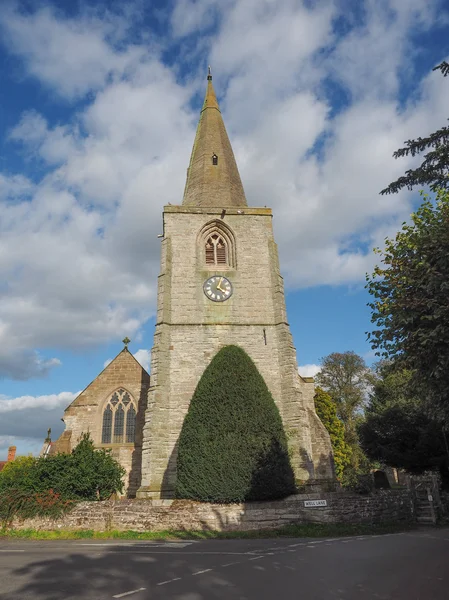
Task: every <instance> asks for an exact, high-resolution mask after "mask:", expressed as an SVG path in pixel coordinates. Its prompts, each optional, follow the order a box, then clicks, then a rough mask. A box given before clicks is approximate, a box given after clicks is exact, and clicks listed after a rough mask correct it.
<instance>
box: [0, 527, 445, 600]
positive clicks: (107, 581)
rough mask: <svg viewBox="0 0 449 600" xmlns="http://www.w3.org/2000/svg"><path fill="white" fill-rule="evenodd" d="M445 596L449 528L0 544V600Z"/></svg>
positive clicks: (419, 599) (401, 599)
mask: <svg viewBox="0 0 449 600" xmlns="http://www.w3.org/2000/svg"><path fill="white" fill-rule="evenodd" d="M114 598H115V599H117V598H124V599H125V600H149V599H151V600H160V599H168V598H170V599H173V600H214V599H223V600H225V599H226V600H227V599H229V600H283V598H292V599H295V600H296V599H300V600H327V599H329V600H333V599H336V598H338V599H344V600H364V599H371V598H372V599H376V600H386V599H394V600H440V599H441V600H443V599H444V600H447V599H448V598H449V529H426V530H417V531H411V532H407V533H401V534H391V535H383V536H361V537H352V538H340V539H319V540H311V539H291V538H288V539H275V540H207V541H201V542H200V541H196V542H189V541H178V542H133V541H107V540H105V541H102V540H92V541H90V540H86V541H83V540H74V541H32V540H27V541H14V540H8V541H5V540H2V541H0V599H1V600H27V599H33V600H110V599H114Z"/></svg>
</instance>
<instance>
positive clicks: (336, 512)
mask: <svg viewBox="0 0 449 600" xmlns="http://www.w3.org/2000/svg"><path fill="white" fill-rule="evenodd" d="M318 499H320V500H322V499H326V500H327V504H328V505H327V506H326V507H320V508H306V507H305V506H304V501H305V500H318ZM412 520H413V508H412V502H411V496H410V494H409V492H408V491H402V490H401V491H388V492H379V493H376V494H372V495H369V496H358V495H348V494H343V493H330V494H301V495H297V496H290V497H289V498H286V499H285V500H278V501H274V502H251V503H246V504H231V505H221V504H205V503H199V502H191V501H187V500H159V501H155V500H153V501H148V500H118V501H111V500H108V501H106V502H82V503H80V504H78V505H77V506H76V508H75V509H74V510H73V511H72V512H71V513H70V514H68V515H66V516H65V517H63V518H62V519H59V520H51V519H43V518H39V519H28V520H26V521H23V522H16V523H15V524H14V527H15V528H16V529H27V528H33V529H43V530H53V529H78V530H82V529H93V530H95V531H106V530H119V531H126V530H131V531H140V532H142V531H163V530H173V531H175V530H177V531H182V530H190V531H193V530H202V531H204V530H206V531H207V530H212V531H234V530H240V531H248V530H255V529H272V528H278V527H281V526H283V525H287V524H290V523H389V522H404V523H406V522H410V521H412Z"/></svg>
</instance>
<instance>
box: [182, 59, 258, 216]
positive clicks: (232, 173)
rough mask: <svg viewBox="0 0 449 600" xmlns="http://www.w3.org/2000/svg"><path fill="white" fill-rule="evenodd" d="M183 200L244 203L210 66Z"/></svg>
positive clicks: (196, 203)
mask: <svg viewBox="0 0 449 600" xmlns="http://www.w3.org/2000/svg"><path fill="white" fill-rule="evenodd" d="M182 203H183V204H184V205H188V206H209V207H223V206H226V207H227V206H247V203H246V198H245V192H244V191H243V186H242V182H241V179H240V175H239V171H238V169H237V164H236V162H235V158H234V153H233V151H232V147H231V143H230V141H229V138H228V134H227V133H226V129H225V126H224V123H223V118H222V116H221V112H220V107H219V105H218V101H217V97H216V95H215V90H214V86H213V85H212V74H211V69H210V67H209V69H208V75H207V90H206V96H205V98H204V103H203V108H202V109H201V115H200V120H199V123H198V128H197V130H196V136H195V142H194V144H193V150H192V155H191V157H190V165H189V168H188V170H187V181H186V187H185V190H184V199H183V202H182Z"/></svg>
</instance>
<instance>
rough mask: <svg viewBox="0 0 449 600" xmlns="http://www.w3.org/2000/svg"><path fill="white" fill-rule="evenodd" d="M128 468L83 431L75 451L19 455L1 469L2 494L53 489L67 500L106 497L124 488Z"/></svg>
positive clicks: (31, 492) (40, 491)
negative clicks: (96, 445) (47, 454)
mask: <svg viewBox="0 0 449 600" xmlns="http://www.w3.org/2000/svg"><path fill="white" fill-rule="evenodd" d="M124 474H125V471H124V469H123V468H122V467H121V466H120V465H119V463H118V462H117V461H116V460H115V459H114V458H112V456H111V455H110V453H109V452H107V451H106V450H103V449H101V450H96V449H95V448H94V444H93V442H92V440H91V439H90V436H89V434H83V435H82V437H81V440H80V442H79V444H78V445H77V446H76V447H75V448H74V449H73V451H72V453H71V454H56V455H54V456H52V455H50V456H47V457H42V458H33V457H19V458H17V459H16V460H15V461H13V462H11V463H8V464H7V465H5V468H4V469H3V470H2V471H1V472H0V494H2V493H6V491H7V490H9V491H11V490H17V491H20V492H23V493H24V494H29V495H32V494H39V493H44V492H47V491H48V490H53V491H54V492H55V493H57V494H59V495H60V496H61V498H62V499H64V500H104V499H106V498H109V497H110V496H111V495H112V494H113V493H115V492H121V491H122V490H123V481H122V478H123V476H124Z"/></svg>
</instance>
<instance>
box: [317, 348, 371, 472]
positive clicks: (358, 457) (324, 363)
mask: <svg viewBox="0 0 449 600" xmlns="http://www.w3.org/2000/svg"><path fill="white" fill-rule="evenodd" d="M373 378H374V375H373V373H372V371H371V370H370V369H369V368H368V367H367V366H366V364H365V361H364V360H363V358H362V357H361V356H359V355H358V354H356V353H355V352H352V351H347V352H333V353H332V354H329V355H328V356H326V357H325V358H323V359H322V360H321V370H320V372H319V373H318V375H317V376H316V381H317V384H318V385H319V386H320V387H321V388H323V389H324V390H325V391H326V392H328V393H329V394H330V396H331V397H332V400H333V401H334V402H335V404H336V406H337V415H338V417H339V418H340V420H341V421H342V423H343V425H344V428H345V442H346V444H347V445H348V446H349V447H350V449H351V470H352V476H351V477H349V469H348V468H347V469H346V475H348V477H349V479H351V480H353V479H354V476H355V475H356V474H357V473H359V472H360V471H365V470H366V469H367V468H368V464H367V461H366V458H365V456H364V455H363V452H362V450H361V448H360V444H359V439H358V434H357V424H358V423H359V421H360V419H362V418H363V407H364V405H365V403H366V400H367V395H368V390H369V388H370V386H371V385H372V383H373V381H374V379H373ZM349 479H348V480H349Z"/></svg>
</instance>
